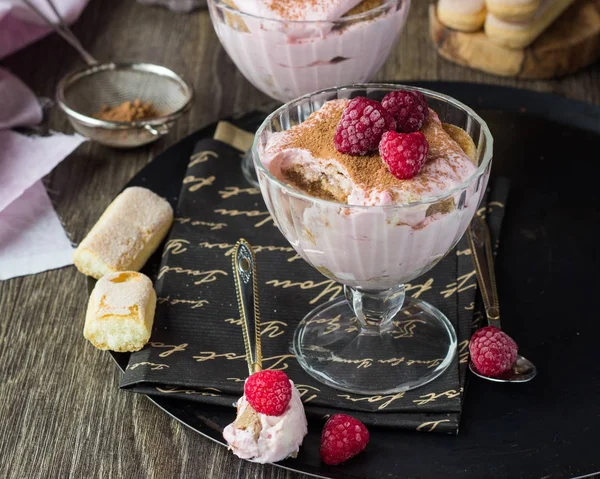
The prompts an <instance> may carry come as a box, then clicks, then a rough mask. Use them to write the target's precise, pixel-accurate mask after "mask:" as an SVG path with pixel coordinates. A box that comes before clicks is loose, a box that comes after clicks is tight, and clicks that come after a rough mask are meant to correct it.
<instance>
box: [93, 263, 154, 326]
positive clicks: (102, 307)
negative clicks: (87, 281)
mask: <svg viewBox="0 0 600 479" xmlns="http://www.w3.org/2000/svg"><path fill="white" fill-rule="evenodd" d="M152 294H153V288H152V281H150V278H148V277H147V276H146V275H144V274H142V273H138V272H136V271H124V272H117V273H110V274H107V275H105V276H103V277H102V278H100V279H99V280H98V281H97V282H96V286H95V287H94V290H93V300H94V301H95V305H96V307H95V309H94V310H95V315H96V317H97V318H99V319H100V318H102V317H104V316H112V315H114V316H129V315H132V314H133V312H134V310H136V309H137V310H138V311H145V309H146V306H147V305H148V303H149V302H150V300H151V297H152Z"/></svg>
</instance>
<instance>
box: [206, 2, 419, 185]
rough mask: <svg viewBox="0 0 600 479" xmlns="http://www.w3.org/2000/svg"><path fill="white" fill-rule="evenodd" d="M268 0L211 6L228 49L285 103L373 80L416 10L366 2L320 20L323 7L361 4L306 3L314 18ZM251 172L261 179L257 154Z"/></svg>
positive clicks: (251, 79) (400, 4)
mask: <svg viewBox="0 0 600 479" xmlns="http://www.w3.org/2000/svg"><path fill="white" fill-rule="evenodd" d="M263 3H266V2H261V1H256V0H247V1H238V2H237V5H236V7H234V6H232V5H235V4H234V3H233V2H231V1H230V0H208V7H209V11H210V15H211V19H212V22H213V26H214V28H215V31H216V33H217V35H218V37H219V40H220V41H221V44H222V45H223V48H224V49H225V51H226V52H227V53H228V54H229V56H230V57H231V59H232V60H233V62H234V63H235V64H236V66H237V67H238V68H239V70H240V71H241V72H242V74H243V75H244V76H245V77H246V79H247V80H248V81H249V82H250V83H252V84H253V85H254V86H255V87H256V88H258V89H259V90H260V91H262V92H263V93H265V94H267V95H269V96H270V97H272V98H274V99H276V100H279V101H282V102H286V101H290V100H292V99H294V98H297V97H299V96H300V95H304V94H307V93H311V92H314V91H317V90H321V89H323V88H328V87H333V86H336V85H347V84H349V83H360V82H366V81H369V80H371V78H373V76H374V75H375V73H376V72H377V70H378V69H379V68H380V67H381V66H382V65H383V63H384V62H385V60H386V59H387V57H388V56H389V54H390V52H391V49H392V47H393V46H394V44H395V43H396V40H397V38H398V35H399V34H400V32H401V31H402V29H403V28H404V25H405V22H406V17H407V15H408V11H409V8H410V0H364V1H363V2H361V3H360V4H359V5H358V6H357V7H356V8H354V9H353V10H351V11H350V13H349V14H347V13H346V12H345V11H343V8H342V10H341V11H340V9H339V8H338V9H337V11H331V12H328V13H327V15H326V16H327V17H328V18H322V19H321V18H317V19H315V18H314V17H315V16H316V15H317V14H318V12H319V10H318V9H316V8H315V4H319V3H324V4H325V3H327V4H335V5H339V6H342V5H345V4H346V5H348V4H349V5H350V6H351V5H355V4H356V3H357V2H356V1H354V2H348V1H341V0H340V1H338V2H331V1H329V2H304V4H305V5H306V6H307V7H306V10H307V13H306V15H302V17H303V18H308V19H300V20H299V19H297V18H298V16H297V15H290V14H288V15H286V12H285V11H283V12H282V11H278V12H273V11H271V10H269V9H267V8H266V7H264V6H263ZM272 3H278V2H275V1H274V2H272ZM279 3H282V2H279ZM283 3H286V2H283ZM287 3H288V4H294V3H298V2H287ZM237 7H239V9H238V8H237ZM250 11H251V12H252V13H249V12H250ZM311 11H312V12H311ZM315 12H317V13H315ZM355 12H357V13H355ZM311 13H312V14H311ZM286 16H288V17H292V19H289V18H285V17H286ZM244 173H245V175H246V177H247V179H248V180H249V181H250V182H251V183H253V184H256V183H255V181H256V180H255V176H254V175H255V174H254V172H253V170H252V161H251V159H250V157H248V158H247V159H246V160H245V164H244Z"/></svg>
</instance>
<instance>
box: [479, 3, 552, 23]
mask: <svg viewBox="0 0 600 479" xmlns="http://www.w3.org/2000/svg"><path fill="white" fill-rule="evenodd" d="M485 3H486V6H487V10H488V12H489V13H491V14H492V15H494V16H495V17H498V18H499V19H501V20H505V21H507V22H527V21H529V20H531V19H532V18H533V16H534V15H535V13H536V12H537V10H538V8H539V7H540V5H541V3H542V0H486V1H485Z"/></svg>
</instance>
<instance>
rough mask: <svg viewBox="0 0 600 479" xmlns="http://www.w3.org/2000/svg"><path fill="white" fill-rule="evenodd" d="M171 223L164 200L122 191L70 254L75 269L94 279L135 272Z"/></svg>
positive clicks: (140, 191)
mask: <svg viewBox="0 0 600 479" xmlns="http://www.w3.org/2000/svg"><path fill="white" fill-rule="evenodd" d="M172 223H173V209H172V208H171V205H170V204H169V203H168V202H167V200H165V199H164V198H161V197H160V196H158V195H157V194H155V193H153V192H152V191H150V190H148V189H146V188H140V187H137V186H134V187H131V188H126V189H125V190H124V191H123V192H122V193H121V194H120V195H119V196H117V197H116V198H115V199H114V201H113V202H112V203H111V204H110V205H109V206H108V208H107V209H106V211H105V212H104V213H103V214H102V216H101V217H100V219H99V220H98V222H97V223H96V224H95V225H94V227H93V228H92V229H91V231H90V232H89V233H88V235H87V236H86V237H85V238H84V240H83V241H82V242H81V243H80V244H79V246H78V247H77V249H76V250H75V252H74V253H73V260H74V263H75V266H76V267H77V269H78V270H79V271H81V272H82V273H84V274H86V275H88V276H92V277H94V278H101V277H102V276H104V275H105V274H108V273H113V272H115V271H138V270H139V269H140V268H141V267H142V266H144V263H146V261H147V260H148V258H149V257H150V255H151V254H152V253H153V252H154V251H155V250H156V248H158V245H159V244H160V243H161V241H162V240H163V239H164V237H165V236H166V234H167V232H168V231H169V228H170V227H171V224H172Z"/></svg>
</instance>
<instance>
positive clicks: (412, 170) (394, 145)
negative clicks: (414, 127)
mask: <svg viewBox="0 0 600 479" xmlns="http://www.w3.org/2000/svg"><path fill="white" fill-rule="evenodd" d="M428 151H429V143H427V139H426V138H425V135H424V134H423V133H421V132H420V131H417V132H415V133H396V132H395V131H386V132H385V133H384V134H383V136H382V137H381V141H380V142H379V154H380V155H381V159H382V160H383V161H384V162H385V163H386V164H387V166H388V169H389V170H390V173H392V175H394V176H395V177H396V178H398V179H400V180H407V179H409V178H412V177H413V176H415V175H416V174H417V173H419V171H421V168H422V167H423V165H424V164H425V160H426V159H427V152H428Z"/></svg>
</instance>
